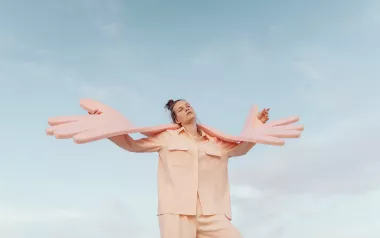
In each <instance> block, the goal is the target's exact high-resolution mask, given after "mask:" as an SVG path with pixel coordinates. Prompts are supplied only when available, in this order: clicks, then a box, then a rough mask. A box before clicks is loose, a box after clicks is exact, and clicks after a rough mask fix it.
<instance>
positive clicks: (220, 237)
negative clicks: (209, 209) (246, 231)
mask: <svg viewBox="0 0 380 238" xmlns="http://www.w3.org/2000/svg"><path fill="white" fill-rule="evenodd" d="M158 221H159V225H160V234H161V238H242V236H241V235H240V233H239V231H238V230H237V229H236V228H235V227H234V226H233V225H232V223H231V222H230V220H228V219H227V217H226V216H225V215H208V216H205V215H202V208H201V204H200V202H199V197H198V203H197V215H196V216H187V215H176V214H163V215H159V216H158Z"/></svg>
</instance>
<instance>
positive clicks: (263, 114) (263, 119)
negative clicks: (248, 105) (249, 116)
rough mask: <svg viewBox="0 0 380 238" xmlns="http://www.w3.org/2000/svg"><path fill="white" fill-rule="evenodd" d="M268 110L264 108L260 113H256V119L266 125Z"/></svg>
mask: <svg viewBox="0 0 380 238" xmlns="http://www.w3.org/2000/svg"><path fill="white" fill-rule="evenodd" d="M268 112H269V108H264V109H263V110H262V111H261V112H259V113H258V115H257V118H258V119H259V120H260V121H261V122H262V123H266V122H267V121H268V120H269V115H268Z"/></svg>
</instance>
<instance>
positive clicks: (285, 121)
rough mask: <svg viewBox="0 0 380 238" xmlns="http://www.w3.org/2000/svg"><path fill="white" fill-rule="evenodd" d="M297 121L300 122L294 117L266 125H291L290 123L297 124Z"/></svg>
mask: <svg viewBox="0 0 380 238" xmlns="http://www.w3.org/2000/svg"><path fill="white" fill-rule="evenodd" d="M299 120H300V118H299V117H297V116H294V117H288V118H284V119H279V120H274V121H271V122H269V123H267V125H268V126H283V125H289V124H292V123H294V122H297V121H299Z"/></svg>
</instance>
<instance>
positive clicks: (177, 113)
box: [165, 99, 197, 125]
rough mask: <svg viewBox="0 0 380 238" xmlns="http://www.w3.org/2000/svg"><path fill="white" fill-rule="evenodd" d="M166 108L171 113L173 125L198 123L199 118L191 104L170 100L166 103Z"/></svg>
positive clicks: (184, 101) (180, 100)
mask: <svg viewBox="0 0 380 238" xmlns="http://www.w3.org/2000/svg"><path fill="white" fill-rule="evenodd" d="M165 108H166V109H168V110H169V111H170V116H171V118H172V121H173V123H176V124H179V125H185V124H190V123H194V122H195V121H196V118H197V116H196V114H195V111H194V109H193V108H192V107H191V105H190V103H188V102H187V101H186V100H183V99H178V100H172V99H170V100H169V101H168V102H167V103H166V105H165Z"/></svg>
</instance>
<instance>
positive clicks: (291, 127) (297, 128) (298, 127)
mask: <svg viewBox="0 0 380 238" xmlns="http://www.w3.org/2000/svg"><path fill="white" fill-rule="evenodd" d="M275 128H279V129H282V130H295V131H303V130H304V126H303V125H300V124H293V125H283V126H276V127H275Z"/></svg>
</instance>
